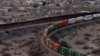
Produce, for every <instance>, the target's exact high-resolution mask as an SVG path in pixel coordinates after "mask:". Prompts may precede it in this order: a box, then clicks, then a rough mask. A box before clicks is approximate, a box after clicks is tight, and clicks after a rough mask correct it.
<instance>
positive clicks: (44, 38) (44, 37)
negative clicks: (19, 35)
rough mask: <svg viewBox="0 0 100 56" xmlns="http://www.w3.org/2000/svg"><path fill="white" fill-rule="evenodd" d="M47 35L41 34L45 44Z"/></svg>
mask: <svg viewBox="0 0 100 56" xmlns="http://www.w3.org/2000/svg"><path fill="white" fill-rule="evenodd" d="M47 38H48V37H47V36H43V42H44V43H45V44H46V39H47Z"/></svg>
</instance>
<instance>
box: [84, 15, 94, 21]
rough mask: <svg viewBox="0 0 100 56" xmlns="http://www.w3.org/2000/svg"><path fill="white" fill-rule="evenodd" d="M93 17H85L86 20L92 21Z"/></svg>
mask: <svg viewBox="0 0 100 56" xmlns="http://www.w3.org/2000/svg"><path fill="white" fill-rule="evenodd" d="M92 19H93V16H92V15H86V16H84V20H92Z"/></svg>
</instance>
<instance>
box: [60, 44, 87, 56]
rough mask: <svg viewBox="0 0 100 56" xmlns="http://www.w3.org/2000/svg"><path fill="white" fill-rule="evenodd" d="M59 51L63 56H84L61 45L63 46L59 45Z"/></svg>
mask: <svg viewBox="0 0 100 56" xmlns="http://www.w3.org/2000/svg"><path fill="white" fill-rule="evenodd" d="M59 53H61V54H63V55H65V56H86V55H85V54H81V53H78V52H76V51H73V50H71V49H67V48H66V47H63V46H61V47H60V48H59Z"/></svg>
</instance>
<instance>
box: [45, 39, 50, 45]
mask: <svg viewBox="0 0 100 56" xmlns="http://www.w3.org/2000/svg"><path fill="white" fill-rule="evenodd" d="M49 42H50V39H49V38H47V39H46V43H45V44H46V45H47V46H49Z"/></svg>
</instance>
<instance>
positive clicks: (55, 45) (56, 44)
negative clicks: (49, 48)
mask: <svg viewBox="0 0 100 56" xmlns="http://www.w3.org/2000/svg"><path fill="white" fill-rule="evenodd" d="M59 48H60V45H59V44H58V43H54V44H53V50H54V51H56V52H58V49H59Z"/></svg>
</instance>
